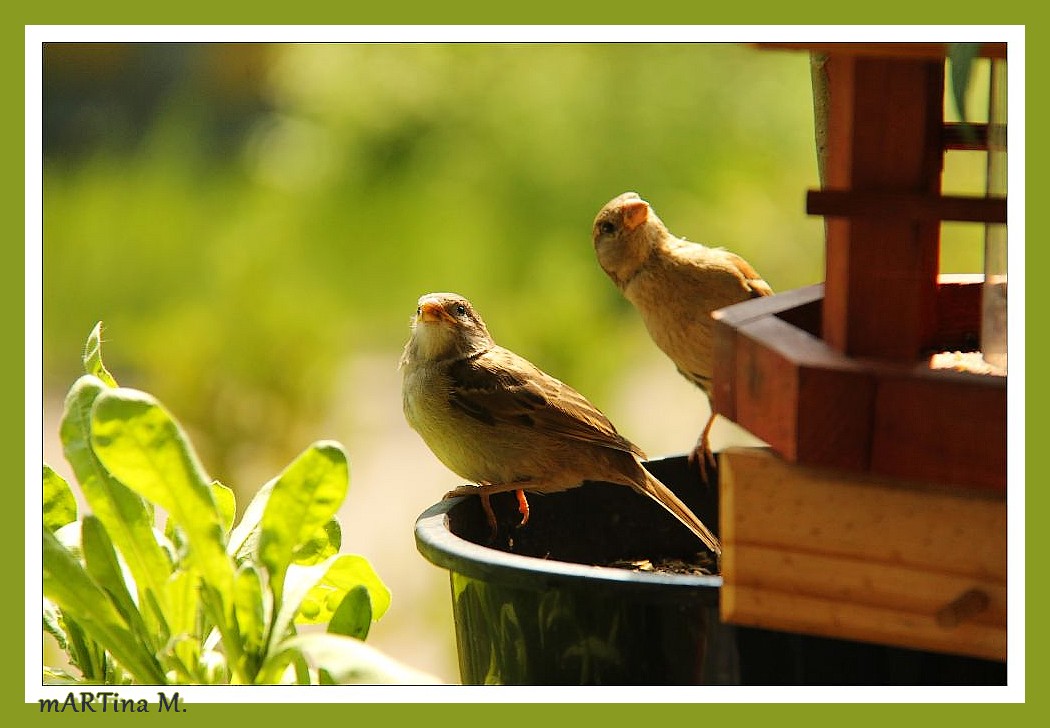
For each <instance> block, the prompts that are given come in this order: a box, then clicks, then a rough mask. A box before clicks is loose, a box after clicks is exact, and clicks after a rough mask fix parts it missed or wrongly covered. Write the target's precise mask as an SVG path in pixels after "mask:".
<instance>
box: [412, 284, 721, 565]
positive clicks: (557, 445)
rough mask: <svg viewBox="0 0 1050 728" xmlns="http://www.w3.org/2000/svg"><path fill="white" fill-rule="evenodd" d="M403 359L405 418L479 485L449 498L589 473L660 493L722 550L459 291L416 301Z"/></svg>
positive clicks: (625, 444)
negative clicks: (496, 337) (498, 338)
mask: <svg viewBox="0 0 1050 728" xmlns="http://www.w3.org/2000/svg"><path fill="white" fill-rule="evenodd" d="M400 366H401V369H402V372H403V377H404V378H403V383H402V395H403V405H404V411H405V418H406V419H407V420H408V423H409V425H411V426H412V428H413V429H415V430H416V432H418V433H419V435H420V436H421V437H422V438H423V441H424V442H426V444H427V446H428V447H429V448H430V449H431V451H432V452H433V453H434V455H436V456H437V458H438V459H439V460H440V461H441V462H442V463H444V464H445V466H446V467H447V468H449V470H451V471H453V472H454V473H456V474H457V475H459V476H461V477H463V478H466V479H467V480H469V481H471V482H473V483H477V485H476V486H463V487H460V488H456V489H455V490H453V491H451V492H450V493H448V494H447V496H454V495H480V496H482V498H483V501H484V499H486V498H487V497H488V496H490V495H493V494H495V493H501V492H506V491H532V492H540V493H552V492H556V491H560V490H567V489H569V488H575V487H577V486H579V485H580V484H581V483H582V482H583V481H584V480H591V481H603V482H608V483H617V484H620V485H626V486H628V487H630V488H633V489H634V490H636V491H637V492H639V493H641V494H643V495H646V496H648V497H649V498H652V499H653V500H655V501H656V502H657V503H659V504H660V505H661V506H663V507H664V508H665V509H666V510H667V511H668V512H670V513H671V514H672V515H673V516H674V517H675V518H677V519H678V520H679V521H681V522H682V523H683V524H684V525H685V526H686V527H687V528H689V529H690V530H691V531H692V532H693V533H694V534H696V536H697V537H698V538H700V539H701V540H702V541H703V542H704V544H706V545H707V547H708V548H710V549H711V550H712V551H714V552H715V553H716V554H720V553H721V547H720V544H719V542H718V539H717V538H716V537H715V535H714V534H712V533H711V531H710V530H709V529H708V528H707V527H706V526H705V525H704V524H703V523H702V522H701V521H700V519H699V518H697V517H696V515H695V514H693V512H692V511H690V510H689V508H688V506H686V505H685V504H684V503H682V502H681V501H680V500H679V499H678V498H677V497H676V496H675V495H674V493H672V492H671V491H670V490H668V488H667V486H665V485H664V484H663V483H661V482H660V481H659V480H657V479H656V478H655V477H654V476H653V475H652V474H651V473H649V472H648V471H647V470H646V469H645V468H644V467H642V460H643V459H644V458H645V454H644V453H643V452H642V451H641V450H640V449H639V448H638V447H637V446H635V445H634V444H633V443H631V442H630V441H629V440H627V439H626V438H625V437H623V436H622V435H621V434H620V433H618V432H617V431H616V428H615V427H614V426H613V424H612V422H610V421H609V419H608V418H607V417H606V416H605V415H604V414H602V412H601V411H599V410H598V409H597V408H596V407H595V406H594V405H592V404H591V403H590V402H588V401H587V399H586V398H585V397H584V396H583V395H581V394H580V393H579V392H577V391H576V390H574V389H573V388H572V387H570V386H568V385H567V384H565V383H564V382H562V381H560V380H558V379H555V378H554V377H552V376H550V375H549V374H547V373H545V372H543V371H542V370H541V369H539V368H538V367H536V366H534V365H533V364H531V363H530V362H529V361H527V360H526V359H524V358H522V357H520V356H518V355H517V354H515V353H514V352H512V351H509V350H508V349H504V348H503V347H501V346H498V345H497V344H496V343H495V342H494V341H493V340H492V337H491V336H490V335H489V332H488V329H487V328H486V327H485V324H484V322H483V321H482V320H481V317H480V316H479V315H478V314H477V312H476V311H475V310H474V307H473V306H471V304H470V302H469V301H467V299H465V298H463V297H462V296H459V295H456V294H454V293H431V294H428V295H425V296H422V297H421V298H420V299H419V305H418V308H417V309H416V315H415V317H414V318H413V320H412V336H411V338H409V340H408V343H407V344H406V345H405V350H404V353H403V354H402V356H401V364H400ZM526 513H527V510H523V515H525V514H526ZM491 523H492V520H491V513H490V524H491Z"/></svg>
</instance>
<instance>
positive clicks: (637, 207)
mask: <svg viewBox="0 0 1050 728" xmlns="http://www.w3.org/2000/svg"><path fill="white" fill-rule="evenodd" d="M648 219H649V203H648V202H646V201H645V200H633V201H631V202H628V203H627V204H625V205H624V206H623V226H624V227H625V228H627V229H628V230H634V229H635V228H637V227H638V226H639V225H641V224H642V223H644V222H645V221H646V220H648Z"/></svg>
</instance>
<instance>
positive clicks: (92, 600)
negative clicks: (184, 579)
mask: <svg viewBox="0 0 1050 728" xmlns="http://www.w3.org/2000/svg"><path fill="white" fill-rule="evenodd" d="M43 539H44V540H43V560H42V564H43V582H44V595H45V596H46V597H48V598H49V599H51V600H52V601H53V602H54V603H55V604H57V605H58V607H59V608H60V609H61V610H62V613H63V615H64V616H65V617H66V619H68V620H75V622H76V623H77V624H78V625H79V626H80V627H82V628H83V630H84V632H85V633H86V634H87V635H89V636H90V637H91V638H92V639H93V640H95V641H96V642H98V643H99V644H100V645H101V646H103V647H104V648H105V649H106V650H108V651H109V653H110V654H112V655H113V657H114V658H115V659H116V660H117V661H118V662H119V663H120V664H121V665H122V666H123V667H124V668H125V669H126V670H128V671H129V672H130V673H131V674H133V675H134V676H135V678H136V679H137V680H138V681H140V682H143V683H146V684H155V685H163V684H165V683H166V679H165V677H164V672H163V670H161V668H160V665H159V664H157V661H156V660H155V659H154V657H153V655H152V654H150V652H149V650H147V649H146V648H145V645H143V644H142V642H141V641H140V640H139V639H138V638H137V637H136V636H135V635H134V634H132V632H131V630H130V629H129V627H128V624H127V622H126V621H125V620H124V618H123V617H121V615H120V614H119V612H118V611H117V610H116V608H115V607H114V606H113V604H112V602H111V601H110V600H109V598H108V596H107V595H106V593H105V591H104V590H103V589H102V588H101V587H100V586H99V585H98V583H97V582H96V581H95V580H94V579H92V578H91V576H90V575H89V574H88V573H87V571H86V570H85V569H84V567H83V565H81V563H80V562H79V561H77V560H76V559H75V558H74V557H73V555H72V554H70V553H69V551H67V550H66V549H65V548H64V547H63V546H62V545H61V544H60V543H59V542H58V539H57V538H55V536H54V534H52V533H51V532H50V531H47V530H45V531H44V532H43Z"/></svg>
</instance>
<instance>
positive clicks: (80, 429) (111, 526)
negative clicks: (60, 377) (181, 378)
mask: <svg viewBox="0 0 1050 728" xmlns="http://www.w3.org/2000/svg"><path fill="white" fill-rule="evenodd" d="M103 391H116V390H108V389H107V387H106V386H105V385H104V384H103V383H102V382H101V381H100V380H99V379H98V378H97V377H94V376H91V375H85V376H83V377H81V378H80V379H78V380H77V381H76V382H75V383H74V384H73V386H72V388H71V389H70V391H69V394H68V396H67V397H66V405H65V412H64V413H63V416H62V423H61V426H60V428H59V434H60V436H61V439H62V447H63V450H64V452H65V455H66V459H67V460H68V461H69V464H70V465H71V466H72V467H73V472H74V473H76V476H77V480H79V481H80V487H81V490H82V491H83V493H84V498H85V499H86V500H87V503H88V505H89V506H90V507H91V511H92V513H94V515H95V516H96V517H98V519H99V520H100V521H101V522H102V525H104V526H105V527H106V532H107V533H108V535H109V537H110V539H111V540H112V541H113V544H114V546H115V547H116V548H117V550H119V551H120V553H121V555H122V556H123V557H124V560H125V562H126V563H127V565H128V569H129V570H130V571H131V574H132V576H133V577H134V579H135V583H136V585H137V586H138V589H139V591H140V592H144V591H145V590H150V591H153V592H154V594H156V595H157V596H158V598H160V599H161V600H162V598H163V594H164V584H165V582H166V580H167V577H168V575H169V574H170V573H171V569H172V566H171V562H170V560H169V559H168V556H167V554H166V553H165V551H164V549H163V548H162V547H161V546H160V545H159V544H158V543H157V540H156V538H155V537H154V535H153V511H152V509H151V508H150V506H149V504H147V503H146V502H145V501H144V500H143V499H142V498H141V497H139V496H138V495H137V494H136V493H134V492H133V491H131V490H130V489H128V487H127V486H126V485H125V484H123V483H121V482H119V481H118V480H117V479H116V478H114V477H113V476H112V475H111V474H110V472H109V471H108V470H107V469H106V467H105V466H104V465H103V464H102V463H101V462H100V461H99V459H98V457H97V456H96V454H95V451H94V450H93V449H92V448H91V408H92V406H93V404H94V402H95V400H96V399H97V398H98V396H99V395H100V394H101V393H102V392H103ZM161 604H162V605H163V601H161Z"/></svg>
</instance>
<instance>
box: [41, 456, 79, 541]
mask: <svg viewBox="0 0 1050 728" xmlns="http://www.w3.org/2000/svg"><path fill="white" fill-rule="evenodd" d="M75 520H77V499H76V498H75V497H73V490H72V489H71V488H70V487H69V483H67V482H66V481H65V479H64V478H63V477H62V476H61V475H59V474H58V473H56V472H55V471H54V470H52V469H51V468H50V467H49V466H48V465H46V464H45V465H44V528H46V529H47V530H49V531H57V530H58V529H60V528H62V526H64V525H66V524H67V523H72V522H73V521H75Z"/></svg>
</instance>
